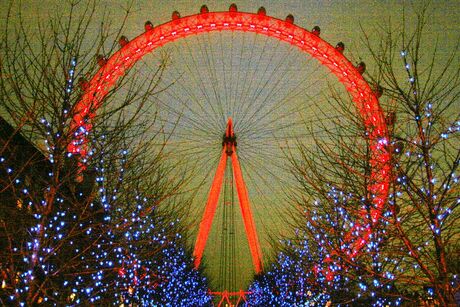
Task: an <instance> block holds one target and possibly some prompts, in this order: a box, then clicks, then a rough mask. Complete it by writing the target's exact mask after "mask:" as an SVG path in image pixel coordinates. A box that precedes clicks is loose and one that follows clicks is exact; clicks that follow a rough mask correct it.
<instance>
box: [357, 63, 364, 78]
mask: <svg viewBox="0 0 460 307" xmlns="http://www.w3.org/2000/svg"><path fill="white" fill-rule="evenodd" d="M356 70H358V72H359V73H360V74H361V75H362V74H364V72H365V71H366V63H364V62H359V63H358V65H357V66H356Z"/></svg>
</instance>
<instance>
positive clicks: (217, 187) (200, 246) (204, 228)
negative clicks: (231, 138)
mask: <svg viewBox="0 0 460 307" xmlns="http://www.w3.org/2000/svg"><path fill="white" fill-rule="evenodd" d="M226 166H227V154H226V153H225V147H224V148H223V149H222V154H221V156H220V161H219V165H218V166H217V171H216V174H215V175H214V180H213V181H212V185H211V190H210V191H209V196H208V201H207V202H206V208H205V210H204V214H203V218H202V219H201V223H200V228H199V230H198V236H197V238H196V243H195V250H194V251H193V256H195V268H198V267H199V266H200V263H201V258H202V257H203V251H204V247H205V246H206V241H207V240H208V236H209V231H210V230H211V225H212V220H213V219H214V214H215V213H216V208H217V203H218V201H219V196H220V191H221V190H222V181H223V179H224V174H225V167H226Z"/></svg>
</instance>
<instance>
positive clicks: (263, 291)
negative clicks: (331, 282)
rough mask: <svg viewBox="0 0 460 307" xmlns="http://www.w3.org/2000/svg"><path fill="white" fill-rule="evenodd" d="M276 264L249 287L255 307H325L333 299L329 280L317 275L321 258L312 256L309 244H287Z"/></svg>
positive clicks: (300, 240)
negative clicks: (329, 290)
mask: <svg viewBox="0 0 460 307" xmlns="http://www.w3.org/2000/svg"><path fill="white" fill-rule="evenodd" d="M282 249H283V251H281V252H280V253H279V254H278V255H277V257H276V261H275V263H273V264H272V265H271V267H270V269H269V270H268V272H265V273H263V274H261V275H259V276H256V278H255V280H254V282H253V283H252V284H251V285H250V286H249V290H248V291H249V295H248V304H249V305H251V306H324V305H325V304H326V303H327V302H328V301H329V299H330V296H329V294H328V293H326V291H325V290H326V288H325V287H324V284H325V282H326V278H325V276H323V275H322V274H321V273H318V274H315V265H316V263H318V260H319V257H318V254H316V253H312V251H311V250H310V247H309V244H308V241H307V240H306V239H305V238H304V237H300V236H298V237H297V240H296V241H295V243H293V242H292V241H287V242H284V244H283V245H282Z"/></svg>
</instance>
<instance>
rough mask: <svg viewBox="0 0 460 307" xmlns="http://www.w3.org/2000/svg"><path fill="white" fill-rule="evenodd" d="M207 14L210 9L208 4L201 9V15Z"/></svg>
mask: <svg viewBox="0 0 460 307" xmlns="http://www.w3.org/2000/svg"><path fill="white" fill-rule="evenodd" d="M206 13H209V9H208V6H207V5H206V4H203V5H202V6H201V8H200V14H206Z"/></svg>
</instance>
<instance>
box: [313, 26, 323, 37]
mask: <svg viewBox="0 0 460 307" xmlns="http://www.w3.org/2000/svg"><path fill="white" fill-rule="evenodd" d="M311 34H313V35H316V36H319V35H320V34H321V28H320V27H319V26H314V27H313V29H312V30H311Z"/></svg>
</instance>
